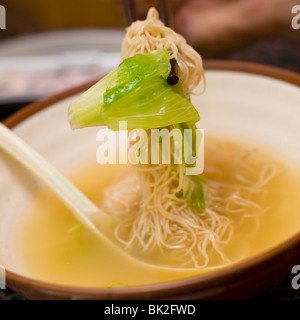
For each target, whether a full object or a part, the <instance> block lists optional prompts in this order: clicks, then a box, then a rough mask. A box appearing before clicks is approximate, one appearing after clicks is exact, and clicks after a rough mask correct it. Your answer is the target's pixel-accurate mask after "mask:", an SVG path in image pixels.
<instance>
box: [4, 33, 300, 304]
mask: <svg viewBox="0 0 300 320" xmlns="http://www.w3.org/2000/svg"><path fill="white" fill-rule="evenodd" d="M206 58H207V59H209V58H216V59H225V60H241V61H251V62H258V63H264V64H268V65H273V66H277V67H281V68H285V69H289V70H291V71H295V72H298V73H300V42H299V43H298V44H297V43H290V42H287V41H284V40H281V39H268V40H261V41H259V42H257V43H254V44H252V45H250V46H248V47H247V48H244V49H242V50H237V51H235V52H231V53H230V54H226V55H222V56H214V57H211V56H207V57H204V59H206ZM26 103H27V102H26ZM24 104H25V102H24ZM17 106H20V107H21V106H22V103H20V102H18V104H17ZM3 110H5V112H2V113H1V109H0V120H1V119H4V118H5V117H6V116H7V115H8V114H9V112H8V111H7V108H3ZM299 264H300V258H299ZM292 277H293V276H292V275H288V276H287V277H286V278H285V279H284V280H283V281H282V282H281V283H279V284H278V285H277V286H275V287H274V288H271V289H270V290H268V291H267V292H264V293H262V294H260V295H259V296H257V297H255V299H256V300H300V289H299V290H294V289H293V288H292V286H291V280H292ZM23 299H25V298H24V297H22V296H20V295H18V294H17V293H15V292H13V291H11V290H10V289H6V290H0V300H23Z"/></svg>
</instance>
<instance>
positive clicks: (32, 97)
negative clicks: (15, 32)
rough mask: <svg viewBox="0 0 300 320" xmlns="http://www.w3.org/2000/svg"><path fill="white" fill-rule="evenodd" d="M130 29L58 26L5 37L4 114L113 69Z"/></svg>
mask: <svg viewBox="0 0 300 320" xmlns="http://www.w3.org/2000/svg"><path fill="white" fill-rule="evenodd" d="M124 34H125V31H124V30H118V29H80V30H70V31H54V32H46V33H39V34H35V35H28V36H23V37H19V38H15V39H11V40H7V41H3V42H2V44H1V46H0V70H1V72H0V114H1V112H3V111H9V110H10V111H14V110H15V109H17V108H18V107H19V106H22V105H25V104H27V103H30V102H33V101H36V100H38V99H41V98H43V97H45V96H48V95H51V94H53V93H54V92H58V91H61V90H64V89H66V88H68V87H72V86H74V85H77V84H79V83H82V82H85V81H87V80H91V79H97V78H99V77H100V76H102V75H103V74H106V73H108V72H109V71H111V70H112V69H113V68H115V67H116V66H117V65H118V64H119V62H120V51H121V42H122V39H123V37H124Z"/></svg>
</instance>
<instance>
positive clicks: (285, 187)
mask: <svg viewBox="0 0 300 320" xmlns="http://www.w3.org/2000/svg"><path fill="white" fill-rule="evenodd" d="M205 139H206V141H205V171H204V174H203V176H204V177H205V178H206V179H207V180H208V182H209V181H214V183H216V184H217V185H218V186H221V187H222V186H225V185H226V186H230V187H229V188H228V187H226V188H223V189H222V190H223V191H222V192H223V195H224V197H228V194H226V192H227V193H228V192H232V194H230V197H232V199H233V200H238V196H239V195H238V194H237V192H236V190H237V189H238V190H240V191H239V192H241V193H243V190H248V191H249V188H251V187H252V184H253V181H254V182H255V181H256V182H258V181H260V177H259V176H258V175H259V174H261V175H262V174H265V175H266V176H267V175H268V174H270V172H269V171H270V170H275V169H276V173H275V172H274V174H273V175H271V174H270V175H271V176H272V178H271V179H270V180H269V181H266V183H265V185H263V186H257V187H258V188H259V190H260V191H259V192H253V193H252V194H251V197H252V200H253V201H254V202H253V203H254V205H253V203H249V208H247V209H246V210H243V209H241V207H240V206H239V202H238V201H233V202H231V203H229V204H228V203H227V204H226V205H227V208H228V209H230V210H231V211H232V212H231V213H230V214H228V217H230V219H231V221H232V222H231V224H232V227H233V228H232V229H233V235H232V237H231V238H230V240H229V242H228V243H226V244H224V246H223V248H222V250H223V253H224V255H225V256H226V258H227V261H226V262H224V261H222V260H221V259H220V258H219V257H217V256H216V257H214V255H212V257H211V259H210V262H209V265H208V267H205V268H203V269H195V270H190V269H189V270H179V269H173V270H166V269H163V268H162V269H159V268H152V267H151V266H149V267H148V266H146V265H143V266H141V265H140V264H138V263H135V262H133V261H128V260H126V259H125V258H123V257H119V256H116V254H114V253H113V252H111V250H110V249H109V248H108V247H105V246H104V245H103V243H102V242H101V240H99V238H98V237H97V236H95V235H94V234H93V233H92V232H90V231H89V230H86V229H84V228H82V226H80V225H79V224H78V222H77V221H76V220H75V219H74V218H73V216H72V214H71V213H70V212H69V211H68V210H67V209H66V208H65V207H64V205H63V204H62V203H61V202H60V201H59V200H58V199H57V198H56V196H55V195H53V194H52V193H51V192H49V191H47V190H41V191H40V192H39V193H38V194H37V195H36V197H35V203H34V204H33V205H32V208H30V212H29V215H28V219H26V221H24V223H23V224H22V226H20V230H18V238H17V241H16V246H17V250H16V252H17V257H16V260H17V261H18V262H19V264H20V265H21V266H22V269H24V271H25V272H26V275H27V276H29V277H32V278H35V279H39V280H43V281H47V282H51V283H57V284H64V285H71V286H84V287H122V286H137V285H146V284H155V283H161V282H167V281H173V280H178V279H182V278H187V277H191V276H195V275H199V274H205V273H209V272H213V271H214V270H217V269H220V268H223V267H225V266H226V265H227V266H228V265H232V264H234V263H237V262H239V261H242V260H244V259H248V258H250V257H253V256H255V255H257V254H259V253H261V252H263V251H265V250H268V249H269V248H272V247H273V246H275V245H276V244H278V243H280V242H282V241H283V240H285V239H287V238H289V237H290V236H291V235H293V234H295V233H296V232H298V231H299V227H298V226H299V225H300V198H299V196H298V190H299V188H300V177H299V175H298V173H297V172H296V169H295V166H291V165H290V164H289V163H288V162H287V161H286V160H284V159H282V157H278V155H276V156H274V155H273V154H272V153H271V152H265V151H264V150H265V148H263V147H261V146H259V145H258V146H257V145H255V144H253V143H250V142H245V141H236V140H228V139H217V138H214V137H206V138H205ZM266 164H267V166H266V167H265V170H262V168H261V166H263V165H266ZM132 170H133V169H132V168H131V167H130V166H124V165H123V166H122V165H99V164H97V163H96V161H90V162H89V163H87V164H86V165H84V166H82V167H81V168H79V169H77V170H75V171H74V172H71V173H70V174H69V175H68V177H69V179H70V180H71V181H72V182H73V183H74V184H75V185H76V186H77V187H78V188H79V189H81V190H82V191H83V192H84V193H85V194H86V195H87V196H88V197H89V198H90V199H91V200H93V201H94V202H95V203H97V204H99V205H100V204H101V201H102V198H103V190H104V189H105V188H106V187H108V186H110V185H112V184H114V183H116V182H117V181H119V180H120V179H121V177H124V175H126V174H131V173H132ZM208 185H209V183H208ZM208 188H209V187H208ZM247 188H248V189H247ZM230 190H234V191H230ZM248 191H247V192H248ZM208 192H209V190H208ZM220 194H222V193H220ZM230 199H231V198H230ZM255 205H257V207H255ZM212 206H214V207H215V208H216V210H217V211H218V210H219V209H218V208H220V206H224V204H223V203H222V199H219V201H216V202H215V203H213V204H212ZM223 209H224V208H223ZM223 209H222V210H223ZM223 211H226V208H225V209H224V210H223ZM258 212H259V214H256V213H258ZM108 233H110V234H111V235H112V234H113V230H110V232H108ZM154 260H155V259H154ZM154 260H153V261H154Z"/></svg>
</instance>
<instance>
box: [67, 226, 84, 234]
mask: <svg viewBox="0 0 300 320" xmlns="http://www.w3.org/2000/svg"><path fill="white" fill-rule="evenodd" d="M84 229H85V226H84V225H83V224H77V225H75V226H74V227H72V228H70V229H69V230H68V232H69V233H75V232H76V233H79V232H80V231H82V230H84Z"/></svg>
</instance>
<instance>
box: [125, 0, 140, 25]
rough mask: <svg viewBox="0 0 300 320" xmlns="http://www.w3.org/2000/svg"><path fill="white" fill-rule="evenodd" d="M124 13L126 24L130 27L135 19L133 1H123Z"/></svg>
mask: <svg viewBox="0 0 300 320" xmlns="http://www.w3.org/2000/svg"><path fill="white" fill-rule="evenodd" d="M123 2H124V7H125V11H126V17H127V24H128V25H129V26H130V25H131V24H132V22H134V21H135V20H136V19H137V16H136V9H135V3H134V0H123Z"/></svg>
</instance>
